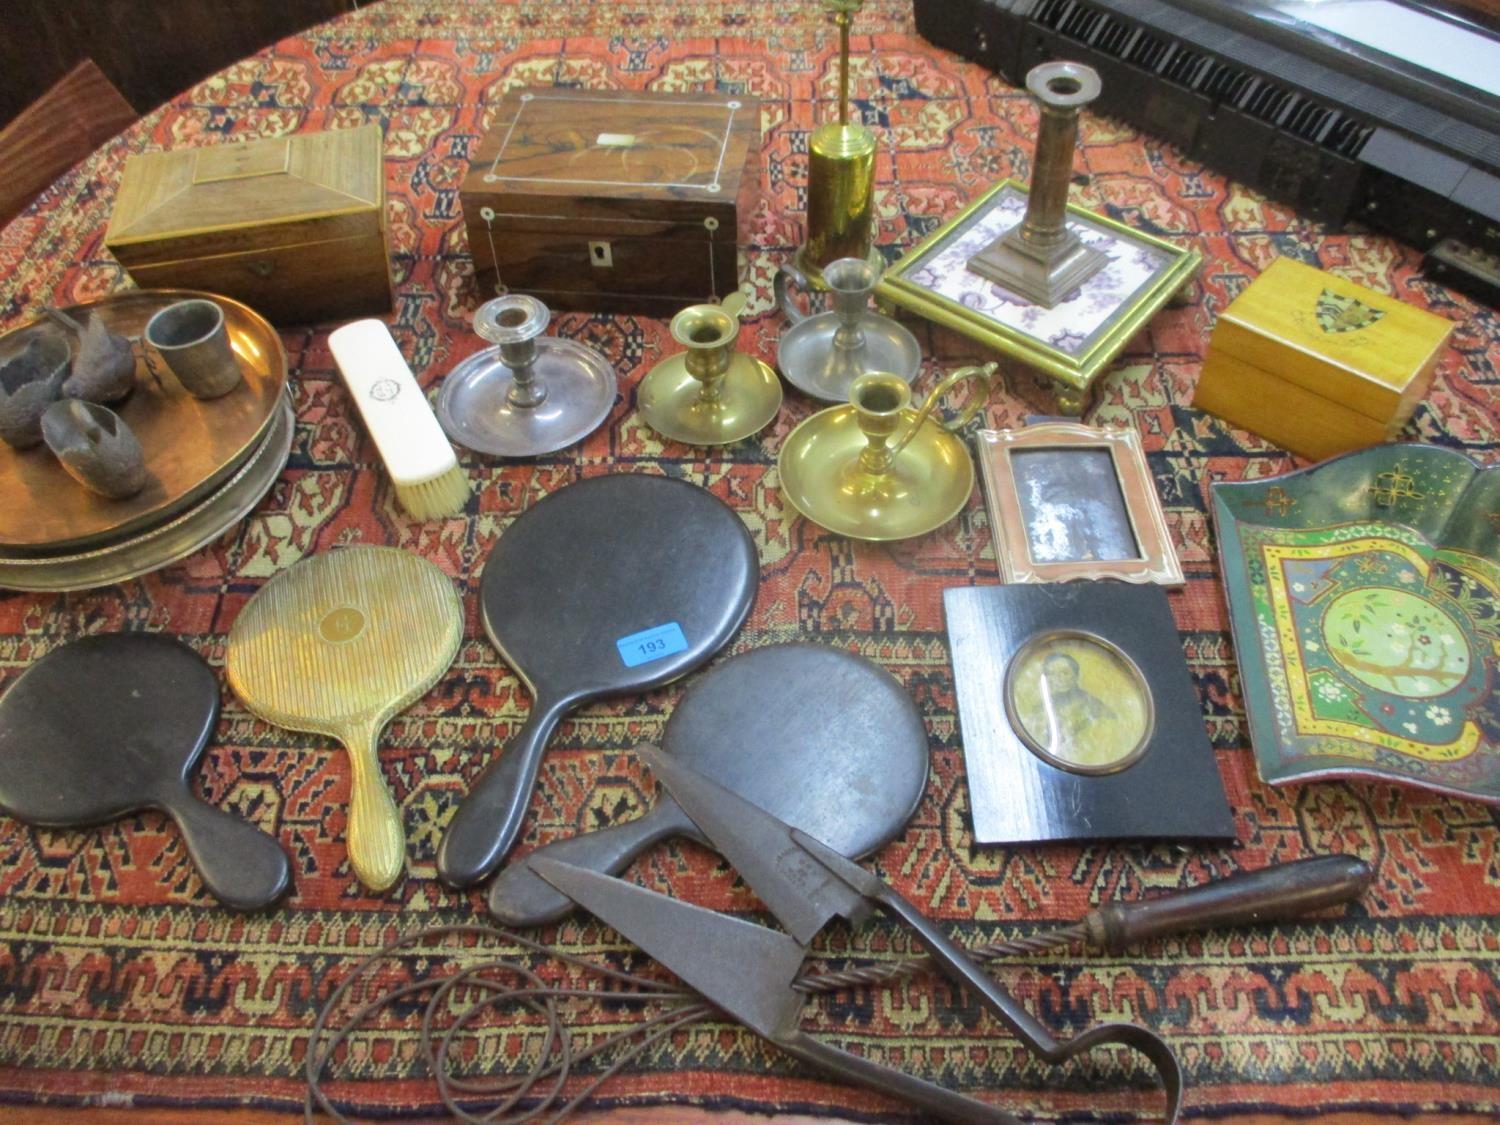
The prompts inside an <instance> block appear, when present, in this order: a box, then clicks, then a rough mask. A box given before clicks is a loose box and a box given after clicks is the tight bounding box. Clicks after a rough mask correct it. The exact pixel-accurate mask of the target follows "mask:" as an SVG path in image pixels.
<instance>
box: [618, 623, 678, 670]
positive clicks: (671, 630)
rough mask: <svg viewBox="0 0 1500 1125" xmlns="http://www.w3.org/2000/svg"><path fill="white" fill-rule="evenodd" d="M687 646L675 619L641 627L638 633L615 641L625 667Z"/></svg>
mask: <svg viewBox="0 0 1500 1125" xmlns="http://www.w3.org/2000/svg"><path fill="white" fill-rule="evenodd" d="M687 646H688V643H687V638H686V637H685V636H683V635H682V626H681V625H679V624H677V622H675V621H668V622H667V623H666V624H665V625H657V626H656V627H655V628H652V629H642V630H641V631H640V632H639V633H631V634H630V636H628V637H621V638H620V639H619V640H617V641H616V642H615V647H616V648H617V649H619V650H620V659H621V660H623V661H624V662H625V667H627V668H634V667H635V666H636V665H637V664H649V663H651V661H653V660H660V659H661V658H662V657H664V656H671V655H672V654H673V653H675V652H686V651H687Z"/></svg>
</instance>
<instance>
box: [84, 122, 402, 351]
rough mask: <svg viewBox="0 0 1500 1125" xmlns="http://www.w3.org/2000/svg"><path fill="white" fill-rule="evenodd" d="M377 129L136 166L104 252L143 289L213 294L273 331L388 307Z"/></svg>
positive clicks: (145, 160) (157, 156) (133, 162)
mask: <svg viewBox="0 0 1500 1125" xmlns="http://www.w3.org/2000/svg"><path fill="white" fill-rule="evenodd" d="M383 151H384V143H383V136H382V133H381V129H380V126H379V125H373V124H372V125H361V126H359V127H358V128H354V129H335V130H332V131H330V132H324V133H303V134H299V135H296V136H290V137H275V138H272V139H270V140H263V141H249V142H246V143H243V144H229V145H214V146H211V147H209V148H194V149H179V150H176V151H172V152H152V153H146V154H144V155H141V156H132V157H131V158H130V159H129V160H128V161H127V162H126V164H125V171H124V173H123V175H122V176H121V177H120V190H119V194H118V195H117V196H116V198H115V206H114V212H113V214H111V216H110V220H109V232H108V233H107V234H106V235H105V239H104V244H105V246H106V247H107V248H108V249H109V251H110V253H112V254H113V255H114V256H115V257H116V258H117V259H119V261H120V264H121V265H123V266H124V267H125V269H126V270H127V271H128V272H129V274H130V276H131V278H132V279H134V281H135V283H136V284H137V285H139V286H141V288H143V289H148V288H185V289H206V290H209V291H210V292H214V293H222V294H224V295H225V296H227V297H234V298H235V299H237V300H240V301H243V302H244V303H245V304H247V305H249V306H250V307H251V308H253V309H255V310H256V311H257V312H259V313H261V314H262V315H263V316H265V317H266V318H267V319H268V320H270V321H272V322H273V323H276V324H311V323H315V322H318V321H325V320H336V319H344V320H347V319H349V318H351V317H357V316H369V315H371V314H377V313H383V312H386V311H388V310H389V309H390V307H391V269H390V252H389V244H388V239H387V229H388V227H387V220H386V211H385V173H384V168H383V163H382V159H383Z"/></svg>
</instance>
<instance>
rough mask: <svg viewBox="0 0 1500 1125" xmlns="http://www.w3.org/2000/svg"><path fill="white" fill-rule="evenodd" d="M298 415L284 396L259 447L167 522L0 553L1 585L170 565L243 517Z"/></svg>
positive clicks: (58, 582) (122, 574) (109, 578)
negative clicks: (71, 547) (107, 537)
mask: <svg viewBox="0 0 1500 1125" xmlns="http://www.w3.org/2000/svg"><path fill="white" fill-rule="evenodd" d="M295 422H296V417H295V415H294V414H293V412H292V406H291V403H290V402H289V401H287V400H285V399H283V401H282V405H281V409H280V410H279V411H278V412H277V414H276V417H275V420H274V421H273V422H272V423H271V427H270V430H269V431H268V432H267V434H266V437H265V440H264V441H263V442H262V443H261V445H260V447H259V448H258V449H256V451H255V452H254V453H252V454H251V455H250V457H249V458H248V459H247V460H246V461H245V463H244V464H243V465H241V466H240V467H239V469H237V470H236V471H235V473H234V475H233V476H231V477H230V478H229V479H228V480H227V481H225V482H224V483H223V484H222V485H221V486H220V487H219V488H218V490H217V491H215V492H213V493H212V494H211V495H209V497H208V498H207V499H205V500H204V501H202V502H201V503H199V504H197V505H196V506H194V507H192V508H190V509H188V510H187V511H186V512H183V513H182V514H181V515H179V516H177V517H176V518H175V519H173V520H171V521H170V522H169V523H165V524H162V525H161V526H160V527H156V528H152V529H151V530H150V531H146V532H143V533H142V534H140V535H135V536H132V537H131V538H129V539H123V540H121V541H120V542H118V543H111V544H108V545H107V546H104V547H96V548H95V549H93V550H91V551H83V552H80V553H78V554H72V555H52V556H50V557H46V558H16V557H14V556H4V555H0V588H4V589H9V590H29V591H36V592H59V591H65V590H89V589H93V588H94V587H96V586H109V585H111V584H113V583H116V582H125V581H127V580H129V579H131V578H139V577H140V576H141V575H143V574H149V573H151V572H152V571H154V570H160V569H161V568H162V567H165V566H170V565H171V564H172V563H174V562H177V561H179V560H181V559H184V558H186V557H187V556H188V555H191V554H192V553H193V552H195V551H197V550H199V549H200V548H202V547H205V546H207V545H208V544H210V543H212V542H213V541H214V540H216V539H218V538H219V537H220V536H221V535H223V534H224V533H225V532H226V531H228V530H230V529H231V528H232V527H234V526H235V525H236V524H238V523H239V522H240V521H241V520H242V519H244V518H245V516H246V515H248V514H249V513H250V511H251V509H253V508H254V507H255V505H256V504H258V503H260V501H261V498H262V497H263V496H265V494H266V493H267V492H269V491H270V490H271V486H272V485H274V484H275V483H276V480H277V478H278V477H280V476H281V472H282V470H283V469H285V468H286V463H287V458H288V457H289V456H290V454H291V450H292V434H293V432H294V430H295V429H296V425H295Z"/></svg>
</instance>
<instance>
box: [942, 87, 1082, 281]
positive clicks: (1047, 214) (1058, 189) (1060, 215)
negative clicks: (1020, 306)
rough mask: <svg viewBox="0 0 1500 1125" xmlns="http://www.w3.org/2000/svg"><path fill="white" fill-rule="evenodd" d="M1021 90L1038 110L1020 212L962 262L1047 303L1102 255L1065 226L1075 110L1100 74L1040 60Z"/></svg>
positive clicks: (1075, 140) (1075, 129)
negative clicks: (1011, 223) (1013, 221)
mask: <svg viewBox="0 0 1500 1125" xmlns="http://www.w3.org/2000/svg"><path fill="white" fill-rule="evenodd" d="M1026 89H1027V90H1029V91H1030V92H1031V94H1032V96H1033V97H1035V98H1036V100H1037V101H1038V103H1040V105H1041V109H1042V119H1041V126H1040V128H1039V129H1038V131H1037V139H1036V159H1035V160H1034V161H1033V163H1032V174H1031V190H1030V194H1029V195H1028V197H1027V200H1026V215H1025V217H1024V218H1023V219H1022V220H1021V221H1020V222H1019V223H1017V224H1016V225H1015V226H1014V227H1012V228H1011V229H1010V230H1008V231H1006V232H1005V233H1004V234H1003V235H1001V236H1000V237H999V238H997V239H996V240H995V241H994V242H992V243H990V244H989V245H988V246H986V247H985V248H984V249H983V250H981V251H979V253H977V254H975V255H974V256H973V257H971V258H970V259H969V263H968V264H969V269H971V270H973V271H974V272H975V273H977V274H980V275H981V276H983V277H987V278H989V279H990V280H991V281H993V282H995V283H997V284H999V285H1003V286H1005V288H1007V289H1009V290H1010V291H1011V292H1013V293H1017V294H1019V295H1020V296H1022V297H1025V298H1027V299H1028V300H1031V301H1034V302H1035V303H1036V304H1039V305H1044V306H1046V307H1047V308H1051V307H1053V306H1054V305H1056V304H1057V303H1058V302H1059V301H1061V300H1062V299H1063V298H1064V297H1066V296H1068V295H1069V294H1071V293H1072V292H1073V291H1074V290H1075V289H1077V288H1078V287H1079V286H1080V285H1082V284H1083V283H1084V282H1085V281H1087V280H1088V279H1089V278H1091V277H1093V276H1094V274H1096V273H1097V272H1099V270H1101V269H1103V268H1104V266H1105V264H1106V263H1107V262H1108V261H1109V258H1108V257H1107V256H1106V255H1105V254H1103V253H1102V252H1100V251H1098V250H1095V249H1093V248H1092V247H1089V246H1085V245H1084V244H1083V243H1082V242H1081V241H1080V240H1079V238H1078V236H1077V235H1076V234H1074V233H1073V232H1072V231H1070V230H1069V229H1068V226H1067V218H1068V185H1069V183H1070V182H1071V180H1072V178H1073V153H1074V151H1075V150H1076V148H1077V146H1078V111H1079V110H1080V109H1082V108H1083V107H1084V106H1086V105H1088V103H1089V102H1091V101H1093V100H1094V99H1095V98H1096V97H1098V96H1099V90H1100V82H1099V75H1098V74H1097V73H1095V72H1094V70H1093V69H1092V68H1091V67H1087V66H1084V65H1083V64H1082V63H1075V62H1049V63H1042V64H1041V65H1040V66H1034V67H1032V68H1031V71H1030V72H1029V73H1028V74H1027V75H1026Z"/></svg>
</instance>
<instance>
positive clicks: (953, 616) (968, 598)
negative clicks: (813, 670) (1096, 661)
mask: <svg viewBox="0 0 1500 1125" xmlns="http://www.w3.org/2000/svg"><path fill="white" fill-rule="evenodd" d="M943 610H944V616H945V618H946V624H947V631H948V647H949V651H950V653H951V656H952V661H953V677H954V684H955V688H956V694H957V699H958V719H959V730H960V733H961V736H962V740H963V752H964V763H965V769H966V773H967V775H968V782H969V804H970V808H971V810H972V814H973V824H974V840H975V842H976V843H980V844H1029V843H1042V842H1050V841H1065V840H1078V841H1088V840H1147V839H1173V840H1204V841H1224V840H1233V839H1234V838H1235V823H1234V815H1233V813H1232V812H1231V811H1230V808H1229V801H1228V798H1227V797H1226V796H1225V792H1224V783H1223V780H1222V779H1221V777H1220V775H1219V767H1218V763H1217V761H1216V760H1215V756H1214V750H1213V746H1212V744H1211V743H1210V742H1209V739H1208V734H1207V731H1206V729H1205V727H1204V724H1203V713H1202V708H1201V705H1200V703H1199V701H1198V693H1197V691H1196V690H1195V689H1194V687H1193V681H1192V676H1191V674H1190V673H1189V672H1188V667H1187V660H1186V659H1185V657H1184V656H1183V652H1182V645H1181V642H1180V640H1179V638H1178V634H1177V626H1176V623H1175V622H1174V620H1173V618H1172V610H1171V606H1170V605H1169V604H1168V602H1167V594H1166V591H1165V590H1163V589H1161V588H1160V587H1158V586H1155V585H1122V584H1119V583H1115V582H1075V583H1069V584H1066V585H1045V586H1042V585H1028V584H1020V585H1014V586H970V587H950V588H949V589H947V590H945V591H944V592H943ZM1049 634H1056V635H1058V636H1084V637H1097V638H1099V639H1101V640H1102V641H1104V642H1105V643H1106V645H1107V646H1109V647H1112V648H1114V649H1117V650H1118V651H1119V652H1120V653H1122V654H1124V655H1125V656H1126V657H1127V658H1128V660H1129V662H1130V663H1131V665H1133V667H1134V668H1135V669H1136V670H1137V671H1138V672H1139V674H1140V676H1141V678H1142V679H1143V680H1144V681H1145V684H1146V688H1147V691H1148V692H1149V695H1150V704H1151V715H1152V721H1151V726H1150V731H1149V734H1148V735H1147V738H1146V745H1145V748H1144V750H1143V751H1142V752H1141V753H1140V754H1139V755H1138V756H1136V757H1134V758H1133V759H1132V760H1131V761H1130V762H1129V764H1127V765H1126V766H1125V768H1122V769H1117V770H1113V771H1111V772H1095V773H1087V772H1081V771H1079V770H1076V769H1065V768H1062V767H1061V766H1058V765H1054V764H1052V763H1051V762H1049V761H1047V760H1045V758H1044V756H1043V755H1041V754H1038V753H1037V752H1035V751H1034V750H1033V749H1032V748H1031V747H1030V746H1028V745H1027V741H1026V739H1024V738H1023V737H1022V735H1021V732H1020V731H1018V730H1017V729H1016V724H1015V723H1014V722H1013V721H1012V716H1011V714H1010V713H1009V709H1008V707H1007V699H1008V690H1007V678H1008V674H1009V671H1010V668H1011V664H1012V661H1013V660H1014V659H1015V657H1016V655H1017V654H1018V653H1020V652H1021V651H1022V650H1023V649H1024V648H1025V647H1026V646H1027V645H1028V644H1032V643H1034V642H1035V641H1036V639H1037V638H1039V637H1045V636H1047V635H1049Z"/></svg>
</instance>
